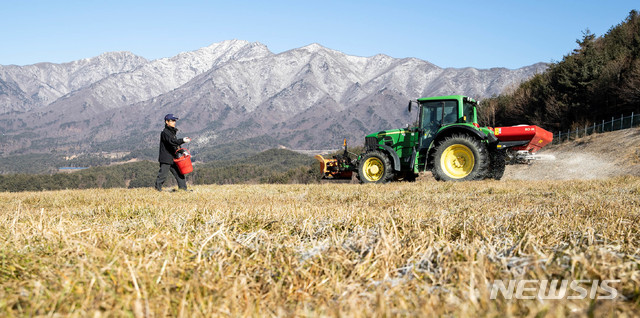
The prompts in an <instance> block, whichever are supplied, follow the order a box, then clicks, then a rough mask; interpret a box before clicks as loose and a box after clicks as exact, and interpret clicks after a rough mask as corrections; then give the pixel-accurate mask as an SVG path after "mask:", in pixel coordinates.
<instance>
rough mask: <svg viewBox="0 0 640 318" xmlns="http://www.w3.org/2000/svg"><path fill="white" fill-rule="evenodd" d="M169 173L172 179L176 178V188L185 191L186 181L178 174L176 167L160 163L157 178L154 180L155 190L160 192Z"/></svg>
mask: <svg viewBox="0 0 640 318" xmlns="http://www.w3.org/2000/svg"><path fill="white" fill-rule="evenodd" d="M169 171H171V174H173V176H174V177H176V181H178V188H179V189H182V190H187V181H186V178H185V176H184V175H183V174H182V173H180V170H178V166H177V165H176V164H175V163H174V164H168V163H161V164H160V171H158V178H157V179H156V190H158V191H162V184H164V181H165V180H167V175H168V174H169Z"/></svg>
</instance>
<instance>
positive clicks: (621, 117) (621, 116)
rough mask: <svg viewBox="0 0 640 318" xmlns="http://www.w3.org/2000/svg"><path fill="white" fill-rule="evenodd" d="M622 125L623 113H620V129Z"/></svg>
mask: <svg viewBox="0 0 640 318" xmlns="http://www.w3.org/2000/svg"><path fill="white" fill-rule="evenodd" d="M622 125H624V114H622V115H620V129H622Z"/></svg>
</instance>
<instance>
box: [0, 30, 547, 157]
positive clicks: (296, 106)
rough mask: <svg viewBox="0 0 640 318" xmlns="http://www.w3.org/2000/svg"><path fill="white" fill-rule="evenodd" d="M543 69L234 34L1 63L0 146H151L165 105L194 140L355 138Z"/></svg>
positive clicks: (303, 144) (320, 141)
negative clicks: (420, 107)
mask: <svg viewBox="0 0 640 318" xmlns="http://www.w3.org/2000/svg"><path fill="white" fill-rule="evenodd" d="M96 65H104V67H99V66H96ZM545 68H546V64H542V63H539V64H535V65H531V66H527V67H523V68H520V69H516V70H510V69H505V68H494V69H474V68H463V69H453V68H440V67H438V66H436V65H433V64H431V63H429V62H427V61H423V60H420V59H416V58H403V59H398V58H392V57H389V56H386V55H381V54H380V55H376V56H372V57H359V56H350V55H347V54H344V53H342V52H339V51H335V50H331V49H328V48H325V47H323V46H321V45H319V44H311V45H308V46H305V47H302V48H297V49H292V50H289V51H286V52H282V53H279V54H274V53H272V52H270V51H269V50H268V48H267V47H266V46H265V45H263V44H260V43H250V42H247V41H239V40H232V41H224V42H220V43H215V44H212V45H211V46H208V47H205V48H202V49H199V50H196V51H192V52H184V53H181V54H178V55H176V56H174V57H171V58H163V59H158V60H153V61H147V60H146V59H144V58H141V57H138V56H135V55H133V54H131V53H128V52H119V53H105V54H103V55H101V56H99V57H96V58H93V59H86V60H80V61H76V62H71V63H65V64H51V63H41V64H35V65H29V66H22V67H19V66H0V123H1V124H0V131H1V132H2V133H3V134H4V135H3V137H2V139H0V144H2V146H3V151H5V150H8V149H17V148H16V146H17V145H24V144H28V145H30V147H31V150H33V151H51V150H57V151H63V152H64V151H91V150H94V151H95V150H97V149H104V148H105V147H107V146H106V145H107V144H108V145H110V146H108V147H107V148H118V149H119V150H125V151H126V150H127V148H129V147H132V146H131V145H135V144H137V145H138V146H136V147H139V146H140V145H145V146H150V147H151V146H156V145H155V143H156V142H157V141H156V140H155V139H157V138H156V137H157V136H155V135H156V134H157V131H159V129H161V128H162V117H163V116H164V114H165V113H174V114H177V115H179V116H180V117H181V118H182V119H183V120H182V121H181V122H180V124H179V126H180V128H181V130H182V131H183V132H184V133H188V134H191V135H193V136H194V137H195V140H196V142H200V143H201V144H203V145H205V144H215V143H221V142H233V141H237V140H243V139H247V138H255V137H260V136H268V137H269V140H271V141H272V142H274V143H277V144H282V145H285V146H289V147H296V148H312V147H326V146H330V145H332V144H333V143H334V142H335V140H333V139H340V138H342V137H343V136H345V137H350V138H355V139H356V140H359V139H362V136H363V134H366V133H370V132H373V131H376V130H379V129H389V128H397V127H398V126H404V125H406V124H407V123H408V122H410V121H411V120H412V118H411V116H412V115H410V114H408V113H407V112H406V109H405V108H404V107H405V105H406V101H407V100H409V99H415V98H418V97H422V96H435V95H450V94H465V95H469V96H472V97H475V98H483V97H488V96H492V95H496V94H499V93H500V92H502V91H503V90H504V89H505V88H507V87H510V86H514V85H517V84H518V83H520V82H521V81H523V80H525V79H528V78H529V77H531V76H532V75H534V74H536V73H539V72H542V71H543V70H544V69H545ZM38 70H39V71H38ZM45 70H46V71H45ZM47 74H50V75H47ZM73 74H77V75H76V76H74V75H73ZM115 140H120V141H123V140H126V142H120V145H119V146H118V143H117V142H115ZM354 141H355V140H354Z"/></svg>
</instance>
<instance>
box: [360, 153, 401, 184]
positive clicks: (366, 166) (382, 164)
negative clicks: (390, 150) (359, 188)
mask: <svg viewBox="0 0 640 318" xmlns="http://www.w3.org/2000/svg"><path fill="white" fill-rule="evenodd" d="M392 178H393V171H392V169H391V161H390V160H389V157H387V155H385V154H384V153H383V152H381V151H377V150H376V151H371V152H367V153H366V154H364V156H363V157H362V159H361V160H360V165H358V179H360V182H361V183H386V182H389V181H390V180H391V179H392Z"/></svg>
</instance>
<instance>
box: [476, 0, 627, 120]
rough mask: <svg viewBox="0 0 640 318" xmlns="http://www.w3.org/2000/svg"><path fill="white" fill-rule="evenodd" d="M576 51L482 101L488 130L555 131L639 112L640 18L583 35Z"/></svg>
mask: <svg viewBox="0 0 640 318" xmlns="http://www.w3.org/2000/svg"><path fill="white" fill-rule="evenodd" d="M576 42H577V43H578V48H577V49H575V50H574V51H573V52H572V53H571V54H569V55H567V56H565V57H564V58H563V59H562V61H559V62H557V63H553V64H552V65H551V66H550V67H549V69H548V70H547V71H545V72H544V73H542V74H538V75H535V76H534V77H533V78H531V79H530V80H528V81H526V82H524V83H522V84H521V85H520V86H518V87H517V88H515V89H514V90H513V91H512V92H509V93H505V94H502V95H500V96H498V97H494V98H490V99H486V100H484V101H483V105H482V108H481V110H480V118H479V119H480V121H481V122H482V123H483V124H486V125H489V126H506V125H516V124H523V123H530V124H535V125H539V126H542V127H544V128H546V129H549V130H553V131H557V130H565V129H569V128H575V127H583V126H584V124H587V123H593V122H599V121H601V120H603V119H608V118H611V117H612V116H616V117H618V116H620V115H621V114H631V112H635V113H636V114H637V113H638V112H639V111H640V15H639V14H638V12H637V11H635V10H633V11H631V12H630V13H629V16H628V17H627V18H626V19H625V20H624V21H623V22H622V23H620V24H619V25H617V26H614V27H612V28H611V29H610V30H609V31H608V32H607V33H606V34H605V35H603V36H601V37H597V36H596V35H594V34H592V33H591V32H590V31H588V30H587V31H585V32H584V34H583V37H582V39H580V40H577V41H576Z"/></svg>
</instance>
